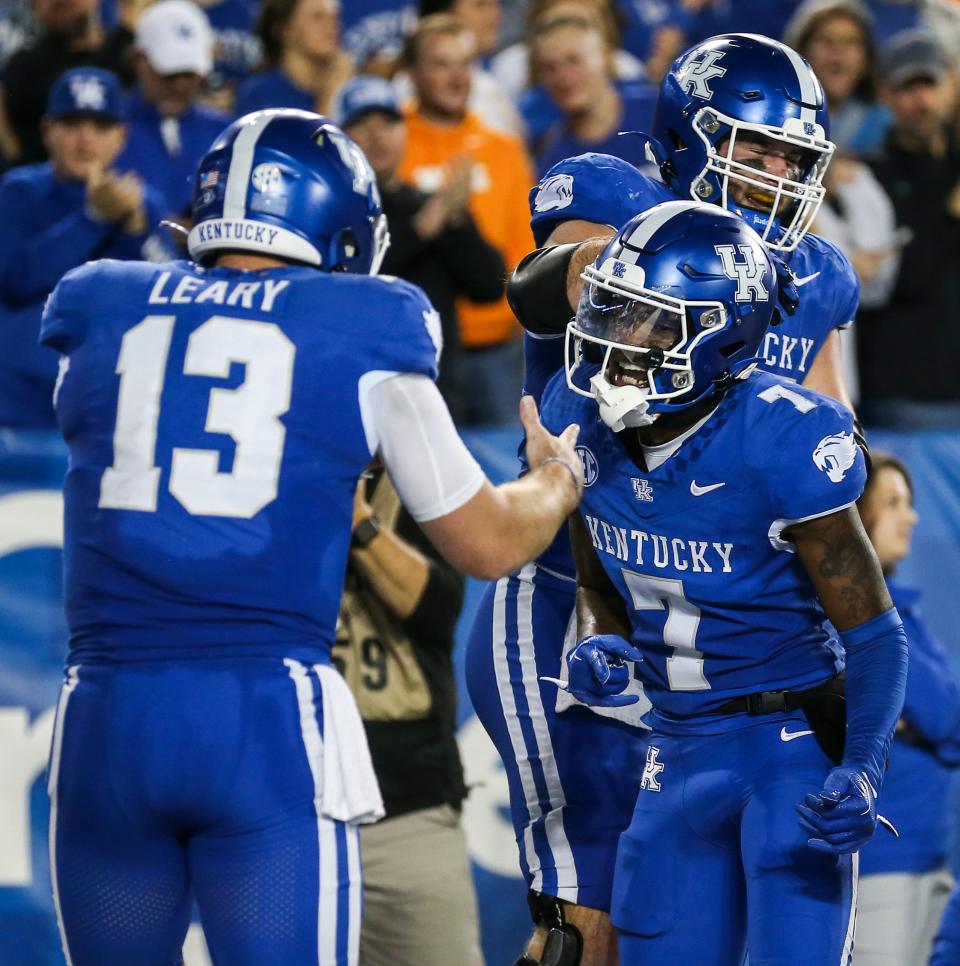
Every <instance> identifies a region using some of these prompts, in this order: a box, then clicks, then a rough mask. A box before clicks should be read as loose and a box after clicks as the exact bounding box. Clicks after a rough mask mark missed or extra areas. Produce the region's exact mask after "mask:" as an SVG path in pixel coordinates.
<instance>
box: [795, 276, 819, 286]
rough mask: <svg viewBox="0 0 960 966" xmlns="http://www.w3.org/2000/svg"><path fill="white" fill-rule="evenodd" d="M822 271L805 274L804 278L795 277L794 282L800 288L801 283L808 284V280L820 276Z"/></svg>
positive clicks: (810, 280)
mask: <svg viewBox="0 0 960 966" xmlns="http://www.w3.org/2000/svg"><path fill="white" fill-rule="evenodd" d="M819 277H820V273H819V272H814V273H813V274H812V275H804V276H803V278H795V279H794V280H793V284H794V285H796V286H797V288H800V286H801V285H806V284H807V282H812V281H813V280H814V279H815V278H819Z"/></svg>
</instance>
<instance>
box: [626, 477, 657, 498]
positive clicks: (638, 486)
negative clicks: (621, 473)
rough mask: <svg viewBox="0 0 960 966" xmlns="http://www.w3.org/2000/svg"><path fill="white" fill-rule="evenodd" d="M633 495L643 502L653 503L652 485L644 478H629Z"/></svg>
mask: <svg viewBox="0 0 960 966" xmlns="http://www.w3.org/2000/svg"><path fill="white" fill-rule="evenodd" d="M631 482H632V483H633V495H634V496H635V497H636V498H637V499H638V500H640V501H641V502H643V503H653V487H652V486H651V485H650V484H649V483H648V482H647V481H646V480H638V479H637V478H636V477H635V476H634V477H632V478H631Z"/></svg>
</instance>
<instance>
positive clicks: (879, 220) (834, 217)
mask: <svg viewBox="0 0 960 966" xmlns="http://www.w3.org/2000/svg"><path fill="white" fill-rule="evenodd" d="M824 184H825V185H826V187H827V193H826V197H825V199H824V203H823V205H822V206H821V208H820V210H819V211H818V212H817V220H816V222H815V223H814V230H815V231H816V233H817V234H818V235H822V236H823V237H824V238H826V239H828V240H829V241H832V242H834V243H835V244H837V245H839V246H840V248H841V250H842V251H843V253H844V255H846V256H847V258H849V259H850V262H851V263H852V264H853V267H854V269H856V272H857V275H858V276H859V278H860V286H861V287H860V307H861V308H862V309H867V308H873V307H875V306H880V305H885V304H886V303H887V301H888V299H889V298H890V293H891V292H892V291H893V286H894V284H895V282H896V280H897V271H898V270H899V267H900V248H901V247H902V245H903V242H904V241H905V240H906V239H907V238H908V237H909V234H910V231H909V229H900V230H898V229H897V216H896V212H895V211H894V210H893V204H892V202H891V201H890V198H889V197H888V196H887V193H886V192H885V191H884V190H883V188H882V187H881V186H880V183H879V182H878V181H877V179H876V178H875V177H874V176H873V173H872V172H871V170H870V168H869V167H868V166H867V165H866V164H864V163H862V162H860V161H857V160H855V159H853V158H844V157H839V158H834V159H833V160H832V161H831V162H830V169H829V170H828V172H827V175H826V178H825V179H824Z"/></svg>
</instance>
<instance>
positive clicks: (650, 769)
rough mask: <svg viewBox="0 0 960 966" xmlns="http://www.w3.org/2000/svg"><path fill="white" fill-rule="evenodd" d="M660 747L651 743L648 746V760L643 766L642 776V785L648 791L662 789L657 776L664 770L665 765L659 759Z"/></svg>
mask: <svg viewBox="0 0 960 966" xmlns="http://www.w3.org/2000/svg"><path fill="white" fill-rule="evenodd" d="M659 754H660V749H659V748H657V747H655V746H654V745H651V746H650V747H649V748H647V760H646V763H645V764H644V766H643V775H642V776H641V778H640V787H641V788H642V789H645V790H646V791H648V792H658V791H660V782H659V781H658V780H657V776H658V775H659V774H660V772H662V771H663V769H664V767H665V765H664V764H663V762H661V761H657V756H658V755H659Z"/></svg>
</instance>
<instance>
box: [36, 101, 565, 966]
mask: <svg viewBox="0 0 960 966" xmlns="http://www.w3.org/2000/svg"><path fill="white" fill-rule="evenodd" d="M193 215H194V226H193V229H192V231H191V233H190V235H189V239H188V245H189V250H190V255H191V259H192V260H191V261H182V262H171V263H166V264H161V265H154V264H148V263H139V262H124V263H121V262H115V261H103V262H93V263H88V264H87V265H85V266H84V267H82V268H79V269H76V270H75V271H72V272H70V273H69V274H67V275H66V276H65V277H64V279H63V280H62V281H61V282H60V284H59V285H58V287H57V288H56V289H55V291H54V293H53V295H52V296H51V298H50V301H49V303H48V305H47V307H46V310H45V313H44V318H43V323H42V335H41V339H42V341H43V342H44V343H45V344H46V345H48V346H51V347H53V348H54V349H56V350H57V351H58V352H59V353H60V354H61V364H60V376H59V380H58V385H57V396H56V410H57V416H58V419H59V424H60V428H61V430H62V432H63V435H64V437H65V438H66V440H67V443H68V444H69V449H70V463H69V469H68V473H67V478H66V481H65V485H64V500H65V543H64V570H65V597H66V609H67V618H68V624H69V627H70V653H69V657H68V665H67V672H66V682H65V685H64V688H63V690H62V693H61V698H60V702H59V705H58V709H57V718H56V726H55V737H54V741H53V748H52V754H51V762H50V778H49V794H50V809H51V811H50V857H51V868H52V885H53V893H54V901H55V906H56V910H57V917H58V921H59V925H60V929H61V935H62V939H63V946H64V952H65V955H66V961H67V963H69V964H72V966H121V964H122V966H130V964H133V963H136V964H137V966H170V964H174V963H180V962H181V953H180V949H181V945H182V942H183V938H184V935H185V933H186V930H187V926H188V923H189V917H190V908H191V895H192V896H193V897H195V898H196V900H197V903H198V905H199V909H200V915H201V919H202V921H203V926H204V930H205V932H206V937H207V941H208V944H209V946H210V949H211V952H212V956H213V960H214V962H217V963H229V964H231V966H244V964H246V966H257V964H262V966H277V964H280V963H282V964H284V966H298V964H304V966H306V964H318V963H319V964H323V966H346V964H354V963H356V961H357V948H358V940H359V924H360V906H361V895H360V855H359V847H358V834H357V828H358V823H362V822H366V821H371V820H375V819H376V818H377V817H379V816H380V815H382V813H383V812H382V805H381V800H380V795H379V791H378V789H377V784H376V780H375V778H374V775H373V772H372V769H371V765H370V756H369V752H368V750H367V747H366V741H365V738H364V733H363V726H362V723H361V721H360V718H359V715H358V712H357V710H356V706H355V704H354V702H353V698H352V697H351V695H350V694H349V691H348V689H347V686H346V684H345V683H344V681H343V680H342V679H341V678H340V676H339V675H338V674H337V672H336V671H335V670H334V668H333V666H332V664H331V659H330V650H331V646H332V644H333V641H334V633H335V624H336V620H337V612H338V607H339V601H340V596H341V592H342V585H343V577H344V569H345V564H346V559H347V555H348V551H349V547H350V543H351V519H352V505H353V494H354V491H355V489H356V485H357V480H358V478H359V476H360V474H361V472H362V471H363V470H364V468H365V467H366V466H367V465H368V464H369V463H370V462H371V459H372V458H373V457H375V456H378V457H379V458H380V459H381V460H382V461H383V463H384V464H385V465H386V466H387V468H388V469H389V471H390V473H391V475H392V478H393V481H394V483H395V485H396V488H397V491H398V492H399V493H400V494H401V496H402V499H403V501H404V503H405V504H406V506H407V507H408V509H409V510H410V512H411V514H412V515H413V516H414V517H415V518H416V519H417V520H418V521H419V522H420V523H421V525H422V527H423V529H424V531H425V532H426V533H427V535H428V536H429V537H430V538H431V539H432V540H433V541H434V543H435V544H436V545H437V547H438V548H439V549H440V550H441V552H442V553H444V555H445V556H446V557H447V558H448V559H449V560H450V561H451V562H452V563H453V564H454V565H455V566H457V567H459V568H460V569H462V570H464V571H466V572H468V573H474V574H478V575H480V576H484V577H487V578H495V577H496V576H497V575H499V574H501V573H506V572H509V571H510V570H512V569H515V568H516V567H518V566H522V564H523V561H524V559H528V558H530V557H532V556H534V555H535V554H537V553H539V552H541V551H542V550H543V549H544V548H545V547H546V545H547V544H548V542H549V541H550V539H551V538H552V536H553V534H554V533H555V531H556V529H557V528H558V527H559V526H560V524H561V523H562V522H563V520H564V519H565V518H566V516H567V515H568V514H569V513H570V512H571V511H572V510H573V509H574V508H575V506H576V503H577V500H578V496H579V493H578V491H579V490H580V488H581V486H582V471H581V464H580V461H579V459H578V458H577V456H576V454H575V452H574V450H573V441H574V440H575V436H576V427H571V428H570V431H568V432H566V433H564V434H562V435H561V437H560V438H557V437H553V436H550V435H549V434H547V433H546V431H545V430H544V429H543V427H542V426H541V425H540V423H539V419H538V417H537V415H536V407H535V406H533V405H532V404H528V405H527V406H526V407H525V408H524V409H523V410H522V412H521V418H522V420H523V422H524V424H525V425H526V427H527V431H528V434H529V435H528V440H527V445H528V451H529V452H530V453H531V462H532V464H533V465H534V467H535V469H534V471H533V473H531V474H530V476H529V477H527V478H526V480H524V481H518V482H516V483H510V484H506V485H504V486H502V487H498V488H494V487H493V486H492V485H491V484H490V483H489V481H488V480H487V479H486V478H485V477H484V475H483V473H482V472H481V471H480V469H479V467H478V466H477V464H476V462H475V461H474V460H473V459H472V457H471V456H470V455H469V454H468V452H467V450H466V448H465V447H464V445H463V443H462V442H461V441H460V439H459V437H458V436H457V434H456V431H455V430H454V428H453V424H452V421H451V420H450V416H449V414H448V412H447V410H446V408H445V406H444V404H443V402H442V400H441V398H440V396H439V394H438V392H437V389H436V387H435V385H434V382H433V379H434V377H435V375H436V358H437V356H438V353H439V345H438V339H439V320H438V318H437V315H436V313H435V312H434V311H433V309H432V308H431V306H430V304H429V303H428V302H427V300H426V298H425V297H424V295H423V294H422V292H421V291H420V290H419V289H417V288H415V287H414V286H412V285H408V284H406V283H404V282H401V281H398V280H396V279H393V278H375V277H372V276H373V275H374V274H375V273H376V270H377V266H378V265H379V261H380V258H381V257H382V254H383V251H384V248H385V245H386V242H387V232H386V224H385V220H384V218H383V215H382V212H381V209H380V203H379V197H378V195H377V190H376V185H375V180H374V175H373V171H372V170H371V168H370V166H369V164H368V162H367V160H366V158H365V157H364V156H363V154H362V153H361V152H360V150H359V148H357V146H356V145H355V144H354V143H353V142H352V141H351V140H350V139H349V138H348V137H347V136H346V135H345V134H343V132H342V131H341V130H340V129H339V128H337V127H335V126H334V125H332V124H331V123H330V122H329V121H328V120H327V119H326V118H323V117H320V116H318V115H315V114H310V113H307V112H303V111H264V112H260V113H257V114H252V115H248V116H247V117H244V118H242V119H240V120H239V121H237V122H235V123H234V124H233V125H231V126H230V127H229V128H227V130H226V131H225V132H224V133H223V134H222V135H221V137H220V138H219V139H218V140H217V141H216V142H215V143H214V145H213V146H212V148H211V150H210V152H209V153H208V154H207V155H206V156H205V158H204V159H203V161H202V163H201V165H200V168H199V171H198V176H197V191H196V196H195V202H194V211H193ZM356 537H357V538H358V539H361V534H360V533H358V534H357V535H356ZM376 539H377V534H376V531H375V528H374V530H373V532H369V521H368V522H367V532H364V533H363V534H362V540H363V542H364V544H365V545H367V544H369V543H370V542H371V541H374V540H376Z"/></svg>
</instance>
